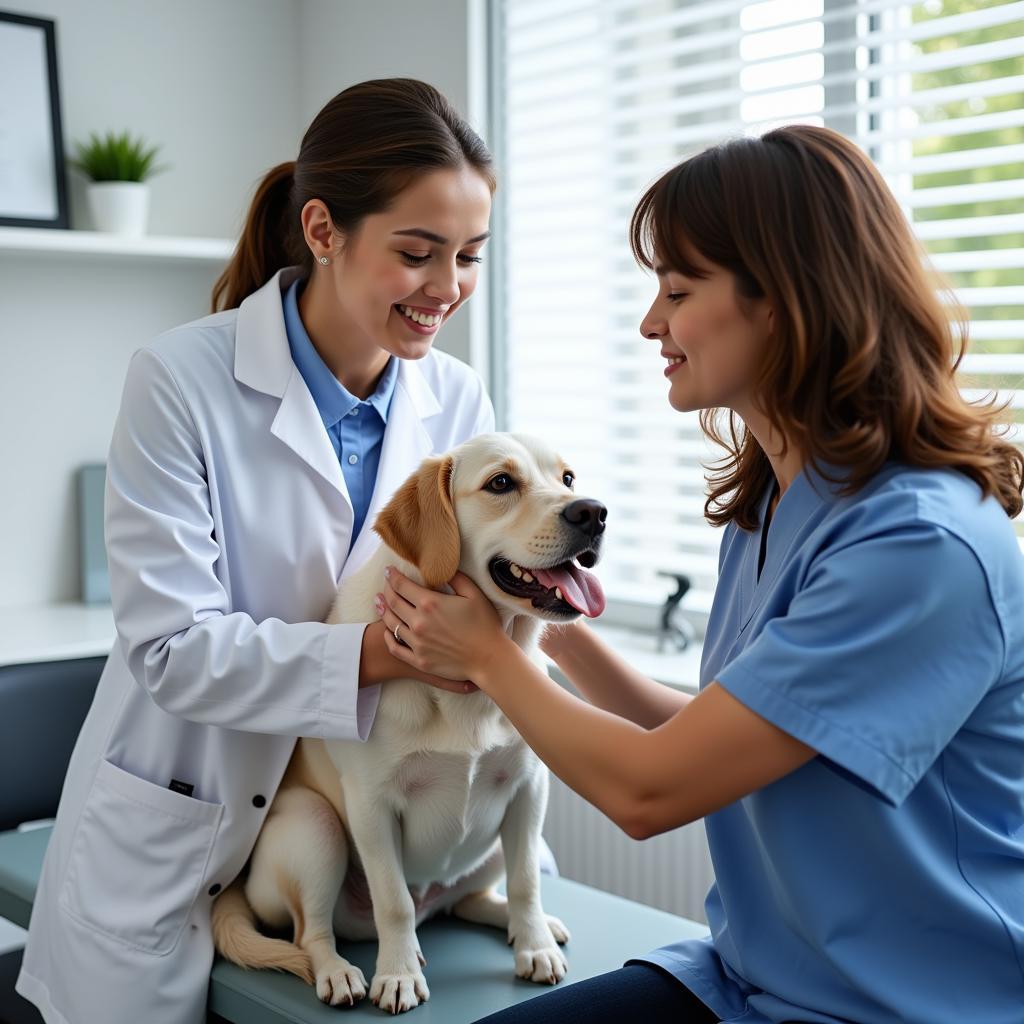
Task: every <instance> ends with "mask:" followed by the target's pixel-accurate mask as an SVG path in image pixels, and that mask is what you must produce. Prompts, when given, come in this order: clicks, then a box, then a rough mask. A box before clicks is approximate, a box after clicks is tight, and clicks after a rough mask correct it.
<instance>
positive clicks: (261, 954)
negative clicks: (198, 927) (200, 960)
mask: <svg viewBox="0 0 1024 1024" xmlns="http://www.w3.org/2000/svg"><path fill="white" fill-rule="evenodd" d="M212 923H213V944H214V945H215V946H216V947H217V952H219V953H220V954H221V956H223V957H225V958H226V959H227V960H230V961H231V962H232V963H234V964H238V966H239V967H244V968H246V969H247V970H248V969H251V968H257V969H259V968H269V969H271V970H277V971H288V972H289V973H290V974H297V975H298V976H299V977H300V978H302V980H303V981H305V982H307V983H308V984H310V985H312V984H313V980H314V979H313V965H312V961H311V960H310V958H309V954H308V953H306V952H305V950H302V949H300V948H299V947H298V946H296V945H295V943H293V942H285V940H284V939H272V938H270V937H269V936H267V935H263V934H261V933H260V931H259V930H258V929H257V927H256V915H255V914H254V913H253V909H252V907H251V906H249V901H248V900H247V899H246V898H245V890H244V888H243V885H242V882H241V881H240V880H238V879H236V880H235V881H234V882H233V883H232V884H231V885H229V886H228V887H227V889H225V890H224V892H222V893H221V894H220V896H219V897H218V898H217V900H216V901H215V902H214V904H213V914H212Z"/></svg>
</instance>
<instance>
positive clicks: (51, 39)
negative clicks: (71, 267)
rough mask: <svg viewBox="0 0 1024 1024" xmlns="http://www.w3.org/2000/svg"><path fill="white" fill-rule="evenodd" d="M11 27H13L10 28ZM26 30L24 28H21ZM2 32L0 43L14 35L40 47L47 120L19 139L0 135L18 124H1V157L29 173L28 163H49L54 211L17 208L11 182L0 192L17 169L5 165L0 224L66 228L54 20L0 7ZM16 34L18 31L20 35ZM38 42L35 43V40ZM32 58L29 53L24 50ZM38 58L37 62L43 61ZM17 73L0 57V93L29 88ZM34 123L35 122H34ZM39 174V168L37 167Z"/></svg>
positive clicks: (22, 91) (14, 41)
mask: <svg viewBox="0 0 1024 1024" xmlns="http://www.w3.org/2000/svg"><path fill="white" fill-rule="evenodd" d="M12 27H15V30H12ZM26 29H28V30H30V31H29V32H28V33H25V32H24V30H26ZM4 32H6V33H7V34H8V36H9V38H8V39H7V40H6V41H2V40H0V45H8V46H13V47H16V46H17V45H18V41H19V39H24V42H25V44H26V48H28V47H29V46H31V48H33V49H41V51H42V53H43V54H44V55H45V56H44V58H43V60H45V64H46V66H45V68H43V67H39V68H38V77H37V79H36V80H35V84H36V85H37V86H39V87H40V89H41V86H42V83H43V82H44V81H45V82H46V85H47V88H48V90H49V97H48V99H49V103H48V109H49V119H50V123H49V125H48V126H44V130H43V132H42V133H39V132H38V131H36V132H34V133H33V135H32V137H31V138H29V137H27V136H26V138H25V139H24V140H22V139H19V138H15V137H8V138H4V136H5V135H12V134H16V132H15V131H13V128H16V127H17V126H16V125H15V126H13V128H12V126H5V125H3V124H0V146H2V149H0V161H2V160H7V161H12V162H13V161H18V160H22V161H25V165H24V166H23V167H21V168H15V171H16V172H20V173H22V174H25V173H31V170H32V168H31V165H32V162H33V161H34V162H35V163H36V164H43V163H49V164H50V180H49V182H48V183H47V184H48V188H49V190H50V198H51V200H52V203H51V204H50V205H52V208H53V209H54V210H55V212H54V214H53V216H40V215H38V214H36V215H33V214H32V213H28V212H19V209H20V208H19V200H18V198H17V195H16V186H12V185H8V191H6V192H5V185H4V181H5V178H6V179H7V180H8V181H10V180H11V179H12V177H13V178H14V179H15V180H17V178H16V174H12V173H11V169H10V168H8V173H7V175H6V176H4V175H0V225H2V226H5V227H19V228H59V229H65V230H66V229H67V228H68V227H69V226H70V225H69V221H68V191H67V172H66V169H65V164H64V159H65V158H64V135H63V131H62V127H61V116H60V87H59V84H58V80H57V32H56V22H55V21H52V20H50V19H47V18H32V17H29V16H28V15H24V14H14V13H13V12H9V11H0V33H4ZM32 32H38V33H41V38H33V36H32ZM19 33H21V35H19ZM40 42H41V43H42V46H41V47H40V46H39V43H40ZM29 59H30V60H31V55H29ZM42 62H43V61H40V64H42ZM17 76H18V63H17V62H16V61H15V62H11V61H0V92H2V93H3V94H4V95H8V96H11V95H14V96H18V95H24V94H25V92H26V89H27V88H28V89H30V88H31V87H32V83H26V82H24V81H18V80H15V79H16V78H17ZM36 127H37V128H38V126H36ZM42 139H45V140H47V143H48V146H49V150H50V152H49V159H47V154H46V153H45V148H46V143H42V142H41V140H42ZM37 173H38V172H37Z"/></svg>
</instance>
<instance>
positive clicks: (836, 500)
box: [645, 463, 1024, 1024]
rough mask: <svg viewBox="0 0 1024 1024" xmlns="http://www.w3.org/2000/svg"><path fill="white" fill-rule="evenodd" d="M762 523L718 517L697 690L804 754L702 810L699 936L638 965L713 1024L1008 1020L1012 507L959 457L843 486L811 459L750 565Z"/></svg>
mask: <svg viewBox="0 0 1024 1024" xmlns="http://www.w3.org/2000/svg"><path fill="white" fill-rule="evenodd" d="M769 493H770V492H769V490H768V489H766V490H765V493H764V495H763V497H762V499H761V505H760V513H761V516H760V519H761V522H762V523H763V522H764V513H765V507H766V505H767V503H768V499H769ZM761 533H762V528H761V527H758V528H757V529H755V530H751V531H747V530H741V529H739V528H738V527H737V526H736V524H735V523H730V524H729V525H728V526H727V527H726V529H725V533H724V536H723V537H722V552H721V557H720V576H719V582H718V588H717V591H716V594H715V601H714V605H713V607H712V610H711V617H710V620H709V622H708V626H707V636H706V637H705V640H704V659H703V664H702V666H701V685H702V686H707V685H709V684H710V683H711V682H712V681H714V680H717V681H718V684H719V685H720V686H722V687H723V688H724V689H725V690H727V691H728V692H729V693H731V694H732V695H733V696H734V697H736V698H737V699H738V700H739V701H741V702H742V703H743V704H745V705H746V706H747V707H748V708H750V709H751V710H752V711H753V712H755V713H756V714H757V715H759V716H760V717H762V718H764V719H766V720H767V721H769V722H771V723H773V724H774V725H776V726H777V727H778V728H780V729H782V730H783V731H785V732H787V733H789V734H790V735H791V736H794V737H796V738H797V739H799V740H802V741H803V742H804V743H806V744H807V745H808V746H810V747H812V748H813V749H815V750H816V751H818V756H817V757H815V758H813V759H812V760H811V761H809V762H807V763H806V764H804V765H803V766H802V767H800V768H798V769H796V770H795V771H793V772H790V773H789V774H788V775H786V776H784V777H783V778H780V779H778V780H777V781H775V782H773V783H771V784H770V785H767V786H764V787H763V788H762V789H759V790H757V791H756V792H754V793H751V794H749V795H748V796H746V797H744V798H742V799H741V800H737V801H735V802H734V803H732V804H729V805H728V806H727V807H723V808H722V809H721V810H719V811H716V812H715V813H714V814H710V815H708V816H707V818H706V819H705V824H706V826H707V832H708V840H709V843H710V846H711V853H712V860H713V862H714V866H715V879H716V883H715V885H714V887H713V888H712V889H711V892H710V894H709V896H708V899H707V903H706V910H707V917H708V924H709V926H710V928H711V938H709V939H707V940H700V939H698V940H687V941H683V942H680V943H677V944H676V945H674V946H669V947H665V948H663V949H660V950H658V951H656V952H655V953H652V954H650V955H649V956H648V957H647V958H645V959H649V960H651V961H653V962H654V963H657V964H660V965H661V966H663V967H665V968H666V969H667V970H669V971H671V972H672V973H674V974H675V975H676V976H677V977H678V978H679V979H680V980H681V981H682V982H683V983H684V984H686V985H687V986H689V987H690V988H691V989H692V990H693V991H694V992H695V993H696V994H697V995H698V996H699V997H700V999H702V1000H703V1001H704V1002H705V1003H707V1005H708V1006H709V1007H711V1009H712V1010H713V1011H714V1012H715V1014H716V1016H717V1018H718V1019H720V1020H722V1021H724V1022H729V1024H739V1022H742V1024H776V1022H778V1021H791V1020H799V1021H808V1022H811V1021H814V1022H820V1024H840V1022H844V1021H845V1022H849V1021H858V1022H859V1024H897V1022H905V1021H914V1022H916V1024H924V1022H926V1021H927V1022H928V1024H958V1022H960V1021H967V1020H969V1021H971V1024H982V1022H984V1024H1002V1022H1005V1021H1019V1020H1022V1019H1024V777H1022V774H1021V765H1022V764H1024V559H1022V558H1021V553H1020V550H1019V548H1018V546H1017V540H1016V537H1015V536H1014V532H1013V527H1012V525H1011V523H1010V521H1009V519H1008V518H1007V517H1006V515H1005V514H1004V512H1003V510H1002V508H1001V507H1000V506H999V505H998V504H997V502H996V500H995V498H993V497H988V498H986V499H984V500H982V498H981V492H980V489H979V488H978V486H977V485H976V484H975V483H974V482H973V481H972V480H970V479H968V478H967V477H966V476H964V475H961V474H960V473H958V472H955V471H953V470H948V469H912V468H910V467H907V466H903V465H900V464H899V463H889V464H887V466H886V467H885V468H883V469H882V470H881V471H880V472H879V473H878V475H877V476H876V477H875V478H874V479H873V480H871V481H869V482H868V483H867V484H866V485H865V486H864V487H863V489H862V490H860V491H859V492H857V493H856V494H855V495H851V496H841V495H840V494H839V488H838V487H833V486H830V485H829V484H827V483H826V482H825V481H824V480H823V479H822V477H821V476H819V475H818V474H817V473H815V471H814V470H813V469H810V468H805V469H804V471H803V472H802V473H800V474H799V475H798V476H797V477H796V479H795V480H794V481H793V483H792V485H791V486H790V487H789V489H788V490H787V491H786V492H785V493H784V494H783V495H782V498H781V500H780V502H779V505H778V508H777V510H776V512H775V516H774V517H773V519H772V521H771V524H770V526H769V528H768V534H767V553H766V556H765V561H764V567H763V569H762V570H761V572H760V575H758V571H757V560H758V553H759V548H760V542H761ZM685 784H686V780H685V779H684V780H681V781H680V785H685Z"/></svg>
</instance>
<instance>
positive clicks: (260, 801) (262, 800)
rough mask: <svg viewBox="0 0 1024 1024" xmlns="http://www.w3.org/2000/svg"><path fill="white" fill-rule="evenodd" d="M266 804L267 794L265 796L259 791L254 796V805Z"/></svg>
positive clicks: (263, 805)
mask: <svg viewBox="0 0 1024 1024" xmlns="http://www.w3.org/2000/svg"><path fill="white" fill-rule="evenodd" d="M266 804H267V798H266V797H265V796H263V795H262V794H260V793H257V794H256V795H255V796H254V797H253V798H252V805H253V807H265V806H266Z"/></svg>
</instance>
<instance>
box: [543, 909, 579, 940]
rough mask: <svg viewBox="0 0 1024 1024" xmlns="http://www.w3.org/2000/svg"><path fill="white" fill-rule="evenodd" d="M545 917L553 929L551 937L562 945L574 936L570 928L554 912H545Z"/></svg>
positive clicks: (549, 926)
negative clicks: (570, 932)
mask: <svg viewBox="0 0 1024 1024" xmlns="http://www.w3.org/2000/svg"><path fill="white" fill-rule="evenodd" d="M544 917H545V918H546V920H547V922H548V928H550V929H551V937H552V938H553V939H554V940H555V942H557V943H558V944H559V945H560V946H564V945H565V944H566V943H567V942H568V941H569V939H571V938H572V936H571V935H570V934H569V929H568V928H566V927H565V925H564V924H562V922H561V921H560V920H559V919H558V918H557V917H555V915H554V914H545V915H544Z"/></svg>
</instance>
